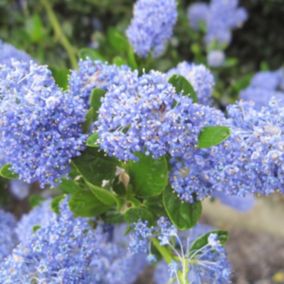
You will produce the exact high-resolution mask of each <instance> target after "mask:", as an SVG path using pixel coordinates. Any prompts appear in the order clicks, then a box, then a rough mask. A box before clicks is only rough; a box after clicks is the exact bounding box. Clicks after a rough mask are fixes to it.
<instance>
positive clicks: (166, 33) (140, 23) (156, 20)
mask: <svg viewBox="0 0 284 284" xmlns="http://www.w3.org/2000/svg"><path fill="white" fill-rule="evenodd" d="M176 20H177V7H176V1H175V0H138V1H137V2H136V3H135V6H134V15H133V19H132V21H131V24H130V26H129V27H128V29H127V31H126V35H127V37H128V40H129V42H130V43H131V45H132V46H133V48H134V51H135V52H136V53H137V54H138V55H139V56H141V57H146V56H147V55H148V54H149V53H152V54H153V56H154V57H158V56H159V55H161V54H162V53H163V52H164V50H165V48H166V43H167V41H168V40H169V39H170V38H171V36H172V33H173V28H174V25H175V23H176Z"/></svg>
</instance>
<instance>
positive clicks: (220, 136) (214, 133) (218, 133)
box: [198, 126, 231, 148]
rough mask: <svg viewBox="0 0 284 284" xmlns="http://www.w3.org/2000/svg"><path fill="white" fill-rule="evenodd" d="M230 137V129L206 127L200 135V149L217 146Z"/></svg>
mask: <svg viewBox="0 0 284 284" xmlns="http://www.w3.org/2000/svg"><path fill="white" fill-rule="evenodd" d="M230 135H231V131H230V128H228V127H226V126H206V127H204V128H202V129H201V131H200V133H199V136H198V148H209V147H212V146H216V145H218V144H220V143H222V142H223V141H225V140H226V139H228V138H229V137H230Z"/></svg>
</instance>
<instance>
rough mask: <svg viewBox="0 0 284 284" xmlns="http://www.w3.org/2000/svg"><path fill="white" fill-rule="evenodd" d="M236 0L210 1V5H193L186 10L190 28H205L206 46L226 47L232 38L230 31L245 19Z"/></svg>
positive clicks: (244, 11)
mask: <svg viewBox="0 0 284 284" xmlns="http://www.w3.org/2000/svg"><path fill="white" fill-rule="evenodd" d="M238 2H239V1H238V0H211V2H210V4H207V5H206V4H204V3H194V4H192V5H191V6H190V7H189V9H188V18H189V23H190V25H191V27H192V28H193V29H195V30H198V29H199V28H200V23H204V24H205V27H206V35H205V43H206V44H207V46H211V45H213V46H216V45H217V46H220V47H222V46H227V45H228V44H229V43H230V41H231V38H232V30H233V29H235V28H238V27H240V26H241V25H242V24H243V23H244V22H245V20H246V19H247V12H246V10H245V9H244V8H238Z"/></svg>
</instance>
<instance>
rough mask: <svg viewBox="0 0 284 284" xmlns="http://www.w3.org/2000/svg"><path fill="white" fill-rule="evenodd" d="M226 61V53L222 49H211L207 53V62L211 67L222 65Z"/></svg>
mask: <svg viewBox="0 0 284 284" xmlns="http://www.w3.org/2000/svg"><path fill="white" fill-rule="evenodd" d="M224 62H225V53H224V52H223V51H221V50H211V51H209V53H208V54H207V64H208V65H209V66H210V67H221V66H223V64H224Z"/></svg>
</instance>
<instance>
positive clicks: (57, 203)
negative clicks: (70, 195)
mask: <svg viewBox="0 0 284 284" xmlns="http://www.w3.org/2000/svg"><path fill="white" fill-rule="evenodd" d="M64 198H65V194H61V195H58V196H56V197H54V198H53V199H52V202H51V209H52V210H53V211H54V212H55V213H56V214H59V213H60V210H59V209H60V208H59V207H60V202H61V201H62V200H63V199H64Z"/></svg>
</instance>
